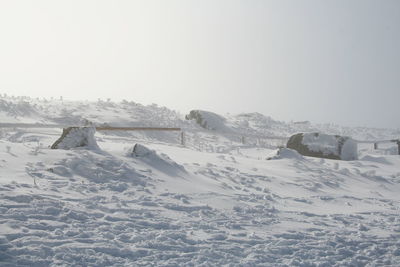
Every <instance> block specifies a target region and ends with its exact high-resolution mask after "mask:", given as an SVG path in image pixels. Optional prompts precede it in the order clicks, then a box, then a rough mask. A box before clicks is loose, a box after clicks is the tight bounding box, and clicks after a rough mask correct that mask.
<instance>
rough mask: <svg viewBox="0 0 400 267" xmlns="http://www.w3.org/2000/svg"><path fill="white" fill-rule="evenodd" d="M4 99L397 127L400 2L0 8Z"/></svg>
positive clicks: (229, 1)
mask: <svg viewBox="0 0 400 267" xmlns="http://www.w3.org/2000/svg"><path fill="white" fill-rule="evenodd" d="M0 92H1V93H7V94H13V95H29V96H35V97H36V96H41V97H51V96H53V97H59V96H63V97H64V98H66V99H89V100H97V99H98V98H102V99H105V98H111V99H112V100H115V101H119V100H122V99H127V100H133V101H135V102H139V103H142V104H151V103H157V104H159V105H164V106H167V107H169V108H172V109H176V110H179V111H181V112H182V113H186V112H188V111H189V110H190V109H205V110H211V111H215V112H218V113H222V114H223V113H226V112H229V113H239V112H255V111H257V112H260V113H263V114H265V115H270V116H272V117H273V118H275V119H279V120H295V121H296V120H310V121H312V122H333V123H339V124H343V125H352V126H376V127H396V128H397V127H400V1H398V0H375V1H369V0H331V1H330V0H328V1H320V0H314V1H311V0H293V1H289V0H276V1H268V0H243V1H237V0H198V1H190V0H180V1H178V0H159V1H153V0H142V1H134V0H126V1H122V0H112V1H111V0H92V1H89V0H75V1H74V0H65V1H57V0H48V1H44V0H35V1H32V0H26V1H21V0H0Z"/></svg>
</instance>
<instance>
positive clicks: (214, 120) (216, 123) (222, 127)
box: [185, 110, 231, 132]
mask: <svg viewBox="0 0 400 267" xmlns="http://www.w3.org/2000/svg"><path fill="white" fill-rule="evenodd" d="M185 118H186V119H187V120H195V121H196V123H197V124H198V125H200V126H201V127H203V128H204V129H207V130H213V131H222V132H230V131H231V129H230V128H229V127H228V126H226V118H224V117H222V116H221V115H218V114H216V113H213V112H209V111H204V110H192V111H190V113H189V114H188V115H186V116H185Z"/></svg>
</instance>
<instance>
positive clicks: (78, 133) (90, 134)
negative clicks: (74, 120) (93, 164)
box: [51, 127, 99, 149]
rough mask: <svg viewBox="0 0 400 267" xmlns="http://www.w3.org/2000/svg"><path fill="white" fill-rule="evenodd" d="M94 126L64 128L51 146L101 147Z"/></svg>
mask: <svg viewBox="0 0 400 267" xmlns="http://www.w3.org/2000/svg"><path fill="white" fill-rule="evenodd" d="M95 132H96V129H95V128H94V127H68V128H65V129H63V133H62V135H61V137H60V138H59V139H58V140H57V141H56V142H55V143H54V144H53V145H52V146H51V148H52V149H71V148H76V147H86V148H89V149H99V146H98V145H97V142H96V139H95V137H94V134H95Z"/></svg>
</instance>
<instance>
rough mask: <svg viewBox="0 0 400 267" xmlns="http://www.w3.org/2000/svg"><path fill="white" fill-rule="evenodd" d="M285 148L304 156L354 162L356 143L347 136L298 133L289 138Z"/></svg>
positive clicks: (356, 155) (356, 150)
mask: <svg viewBox="0 0 400 267" xmlns="http://www.w3.org/2000/svg"><path fill="white" fill-rule="evenodd" d="M287 147H288V148H291V149H295V150H296V151H298V152H299V153H300V154H302V155H304V156H311V157H318V158H328V159H341V160H356V159H358V149H357V142H356V141H354V140H353V139H352V138H350V137H347V136H338V135H327V134H321V133H299V134H295V135H293V136H291V137H290V139H289V141H288V143H287Z"/></svg>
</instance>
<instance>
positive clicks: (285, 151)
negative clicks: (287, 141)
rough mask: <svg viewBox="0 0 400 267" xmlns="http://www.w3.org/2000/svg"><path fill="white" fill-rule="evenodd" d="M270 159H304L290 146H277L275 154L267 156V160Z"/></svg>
mask: <svg viewBox="0 0 400 267" xmlns="http://www.w3.org/2000/svg"><path fill="white" fill-rule="evenodd" d="M271 159H297V160H301V159H304V157H303V156H302V155H301V154H300V153H299V152H297V151H296V150H293V149H290V148H279V149H278V150H277V151H276V152H275V155H274V156H272V157H269V158H268V160H271Z"/></svg>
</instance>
